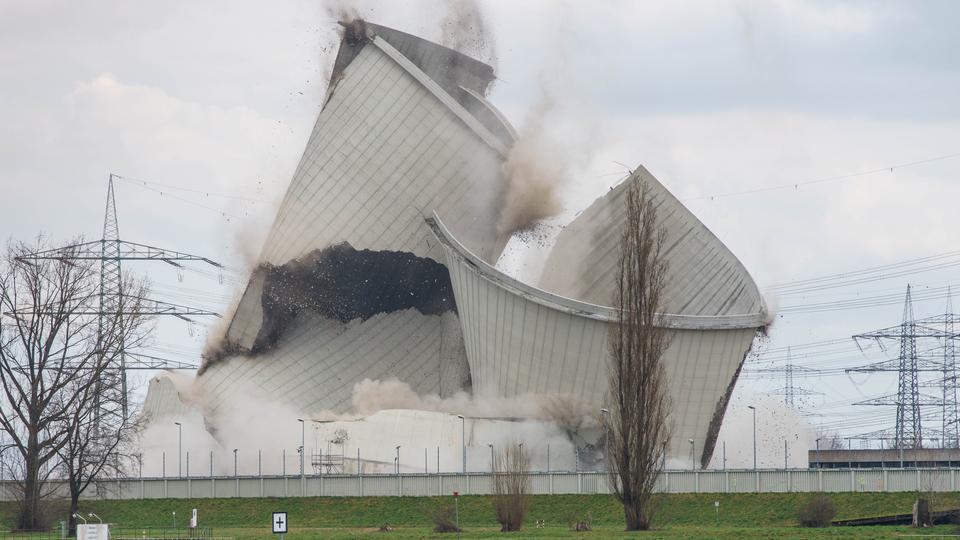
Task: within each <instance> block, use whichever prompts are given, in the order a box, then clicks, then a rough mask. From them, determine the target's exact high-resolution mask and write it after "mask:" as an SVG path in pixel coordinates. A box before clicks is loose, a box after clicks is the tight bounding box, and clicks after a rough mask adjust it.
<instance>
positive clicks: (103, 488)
mask: <svg viewBox="0 0 960 540" xmlns="http://www.w3.org/2000/svg"><path fill="white" fill-rule="evenodd" d="M528 476H529V477H530V488H531V493H533V494H589V493H609V488H608V483H607V482H608V480H607V476H606V474H605V473H603V472H579V473H577V472H549V473H547V472H532V473H529V474H528ZM492 480H493V475H492V474H490V473H476V474H473V473H471V474H401V475H362V476H356V475H333V476H327V475H324V476H240V477H213V478H211V477H194V478H142V479H141V478H126V479H114V480H104V481H102V482H99V483H96V484H95V485H94V486H92V487H91V489H88V490H87V491H86V492H85V494H84V495H85V498H87V499H184V498H230V497H320V496H323V497H370V496H386V497H389V496H419V497H422V496H440V495H449V494H451V493H453V492H454V491H457V492H459V493H461V494H464V495H485V494H489V493H491V491H492V488H493V482H492ZM54 487H63V488H65V486H54ZM657 487H658V490H659V491H660V492H663V493H787V492H812V491H826V492H866V491H872V492H895V491H956V490H957V489H958V488H960V469H954V468H951V469H945V468H941V469H789V470H787V469H768V470H756V471H755V470H727V471H722V470H707V471H689V470H686V471H665V472H664V473H663V474H662V475H661V476H660V478H659V480H658V486H657ZM63 494H66V492H65V491H64V492H63ZM11 495H13V485H12V483H10V482H4V483H3V484H0V499H3V500H11V499H12V497H11Z"/></svg>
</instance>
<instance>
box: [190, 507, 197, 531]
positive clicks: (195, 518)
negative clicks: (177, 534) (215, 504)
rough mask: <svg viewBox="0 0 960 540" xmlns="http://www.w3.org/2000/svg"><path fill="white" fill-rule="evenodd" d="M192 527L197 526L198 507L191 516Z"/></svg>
mask: <svg viewBox="0 0 960 540" xmlns="http://www.w3.org/2000/svg"><path fill="white" fill-rule="evenodd" d="M190 528H191V529H196V528H197V509H196V508H194V509H193V515H192V516H190Z"/></svg>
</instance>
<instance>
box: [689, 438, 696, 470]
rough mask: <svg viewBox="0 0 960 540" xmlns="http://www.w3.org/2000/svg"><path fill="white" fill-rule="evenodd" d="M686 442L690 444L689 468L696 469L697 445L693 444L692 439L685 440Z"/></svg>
mask: <svg viewBox="0 0 960 540" xmlns="http://www.w3.org/2000/svg"><path fill="white" fill-rule="evenodd" d="M687 442H688V443H690V468H691V469H694V470H696V469H697V458H696V455H697V452H696V450H697V445H696V444H695V443H694V442H693V439H687Z"/></svg>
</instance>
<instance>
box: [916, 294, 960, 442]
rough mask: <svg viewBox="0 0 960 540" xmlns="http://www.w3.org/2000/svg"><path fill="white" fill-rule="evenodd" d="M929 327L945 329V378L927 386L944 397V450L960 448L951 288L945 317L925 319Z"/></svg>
mask: <svg viewBox="0 0 960 540" xmlns="http://www.w3.org/2000/svg"><path fill="white" fill-rule="evenodd" d="M923 322H924V323H925V324H926V325H928V326H931V327H933V326H942V327H943V334H944V337H943V378H941V379H940V380H938V381H932V382H931V383H930V384H928V385H927V386H939V387H940V390H941V392H942V396H943V404H942V407H943V409H942V416H941V436H942V440H943V446H944V448H960V426H958V425H957V420H958V419H960V414H958V412H960V411H958V409H960V407H958V404H957V363H956V342H955V340H956V339H957V337H958V336H957V333H956V323H957V322H958V321H957V316H956V315H954V313H953V298H952V292H951V288H950V287H947V306H946V310H945V311H944V313H943V315H937V316H935V317H930V318H929V319H923Z"/></svg>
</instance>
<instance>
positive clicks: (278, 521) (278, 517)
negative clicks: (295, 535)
mask: <svg viewBox="0 0 960 540" xmlns="http://www.w3.org/2000/svg"><path fill="white" fill-rule="evenodd" d="M271 524H272V525H273V532H274V533H276V534H284V533H286V532H287V513H286V512H274V513H273V521H271Z"/></svg>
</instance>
